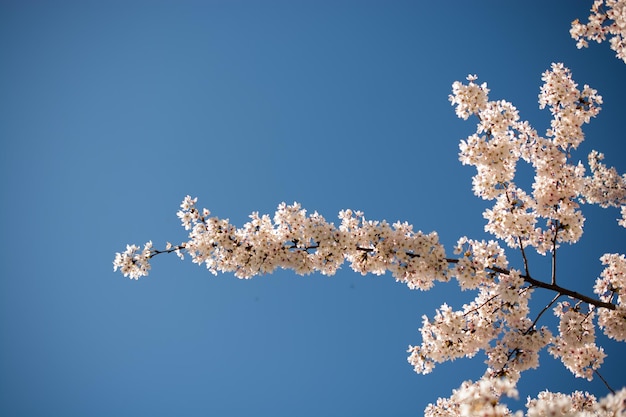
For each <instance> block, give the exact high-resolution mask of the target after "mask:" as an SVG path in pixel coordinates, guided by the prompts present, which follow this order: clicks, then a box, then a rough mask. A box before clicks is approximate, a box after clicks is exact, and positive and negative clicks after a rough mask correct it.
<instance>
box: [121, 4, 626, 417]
mask: <svg viewBox="0 0 626 417" xmlns="http://www.w3.org/2000/svg"><path fill="white" fill-rule="evenodd" d="M602 3H603V2H602V1H596V2H595V3H594V6H593V9H592V16H591V17H590V20H591V22H592V23H590V25H587V26H585V25H581V24H580V23H578V22H574V23H573V27H572V35H573V36H574V35H576V36H578V37H579V38H581V39H582V37H583V36H584V37H587V38H590V39H597V40H603V39H604V36H605V35H604V34H605V33H612V34H613V35H614V38H613V39H616V38H617V39H618V41H615V42H613V41H611V45H612V47H613V49H616V50H617V51H618V57H620V58H622V59H624V58H625V57H624V50H625V49H624V48H625V46H624V43H623V34H624V32H625V30H626V24H625V23H624V22H626V19H625V18H624V16H626V15H625V13H626V2H624V1H610V0H609V1H607V2H606V3H607V7H609V10H608V11H607V12H602V13H604V16H606V17H605V19H606V18H610V19H613V20H614V22H615V23H614V24H613V25H611V26H610V27H609V28H610V29H606V30H605V29H604V28H603V27H602V22H604V20H602V19H600V18H598V17H597V16H598V15H599V14H600V11H599V10H600V8H601V6H602ZM594 16H595V17H594ZM598 19H600V20H598ZM593 22H595V23H593ZM585 28H586V29H585ZM592 33H595V35H592ZM598 33H600V34H601V35H598ZM594 36H595V37H594ZM581 42H582V43H581ZM584 45H585V43H584V42H583V41H579V46H584ZM616 45H617V46H616ZM477 79H478V78H477V76H475V75H470V76H468V77H467V82H465V83H461V82H455V83H454V84H453V86H452V94H451V95H450V102H451V103H452V105H454V106H455V110H456V114H457V116H458V117H460V118H462V119H468V118H470V117H472V116H473V117H476V119H477V120H478V123H477V125H476V132H475V133H473V134H472V135H470V136H469V137H468V138H467V139H465V140H463V141H461V144H460V149H461V153H460V160H461V162H462V163H463V164H468V165H473V166H475V167H476V171H477V173H476V175H475V176H474V177H473V190H474V193H475V194H476V195H477V196H478V197H481V198H482V199H485V200H490V201H493V206H492V207H491V208H489V209H487V210H485V212H484V213H483V216H484V218H485V220H486V222H487V223H486V226H485V230H486V231H487V232H489V233H491V234H492V235H493V236H494V237H495V238H496V240H489V241H484V240H474V239H470V238H469V237H461V238H460V239H459V240H458V242H457V244H456V246H455V247H454V249H453V252H454V256H449V255H448V254H447V253H446V251H445V250H444V247H443V246H442V245H441V244H440V243H439V240H438V236H437V234H436V233H434V232H433V233H430V234H425V233H422V232H421V231H414V230H413V227H412V226H411V225H409V224H408V223H400V222H397V223H394V224H389V223H387V222H386V221H384V220H383V221H372V220H366V218H365V216H364V214H363V213H362V212H360V211H353V210H343V211H341V212H340V213H339V220H340V223H339V225H338V226H336V225H335V224H334V223H332V222H328V221H327V220H326V219H325V218H324V217H322V216H321V215H320V214H318V213H317V212H315V213H312V214H307V212H306V210H304V209H303V208H302V207H301V206H300V205H299V204H297V203H294V204H293V205H287V204H284V203H282V204H281V205H279V207H278V209H277V211H276V212H275V213H274V215H273V217H270V216H269V215H267V214H264V215H260V214H259V213H256V212H255V213H252V214H251V215H250V219H251V220H250V221H249V222H248V223H246V224H244V225H243V226H242V227H240V228H237V227H236V226H234V225H232V224H230V223H229V221H228V220H225V219H220V218H218V217H210V212H209V210H207V209H199V208H197V207H196V203H197V199H196V198H191V197H190V196H187V197H185V199H184V200H183V202H182V204H181V210H180V211H178V213H177V215H178V217H179V218H180V220H181V222H182V225H183V227H184V228H185V229H186V230H188V231H189V236H188V237H189V239H188V240H187V241H185V242H182V243H180V244H177V245H172V244H170V243H167V245H166V247H165V248H164V249H163V250H159V249H155V248H153V246H152V242H148V243H146V244H145V245H144V247H143V248H140V247H138V246H136V245H128V246H127V248H126V251H124V252H123V253H117V254H116V256H115V260H114V262H113V264H114V269H115V270H117V269H120V270H121V272H122V273H123V274H124V276H129V277H131V278H134V279H138V278H139V277H141V276H146V275H148V272H149V270H150V263H149V262H150V259H151V258H152V257H154V256H156V255H159V254H162V253H171V252H175V253H176V254H177V255H178V256H179V257H180V258H184V256H185V255H188V256H189V257H190V258H191V259H192V261H193V262H194V263H197V264H204V265H205V266H206V267H207V268H208V270H209V271H210V272H211V273H213V274H217V273H218V272H232V273H234V275H235V276H237V277H239V278H252V277H254V276H255V275H259V274H268V273H272V272H273V271H274V270H276V269H277V268H283V269H291V270H293V271H295V272H296V273H297V274H310V273H312V272H319V273H321V274H324V275H333V274H334V273H335V272H336V271H337V269H338V268H340V267H341V265H342V264H343V263H344V262H348V263H349V264H350V267H351V268H352V269H353V270H354V271H356V272H359V273H361V274H363V275H365V274H368V273H372V274H376V275H381V274H385V273H386V272H390V273H391V274H392V275H393V277H394V278H395V279H396V281H400V282H403V283H405V284H406V285H407V286H408V287H409V288H411V289H419V290H424V291H425V290H428V289H430V288H432V286H433V285H434V283H435V282H436V281H444V282H445V281H450V280H452V279H454V280H456V281H457V282H458V284H459V286H460V287H461V289H463V290H472V291H475V293H476V296H475V298H474V300H473V301H471V302H470V303H468V304H466V305H464V306H463V307H462V309H460V310H453V309H452V308H451V307H449V306H448V305H447V304H445V303H444V304H443V305H441V307H440V308H439V309H438V310H437V311H436V314H435V315H434V317H433V318H427V317H424V321H423V325H422V328H421V335H422V341H421V344H419V345H416V346H410V347H409V349H408V353H409V357H408V361H409V363H410V364H411V365H412V366H413V367H414V369H415V371H416V372H417V373H420V374H427V373H429V372H431V371H432V370H433V368H434V367H435V366H436V365H437V364H438V363H442V362H445V361H450V360H454V359H456V358H461V357H473V356H474V355H476V354H477V353H478V352H480V351H483V352H484V353H485V354H486V357H487V360H486V370H485V373H484V375H483V376H482V377H481V378H480V379H479V380H478V381H476V382H472V381H465V382H463V383H462V384H461V386H460V387H459V388H458V389H457V390H455V391H454V392H453V393H452V395H451V396H450V397H449V398H445V399H438V400H437V402H436V403H435V404H430V405H429V406H428V407H427V408H426V410H425V414H426V415H427V416H475V415H485V416H509V415H519V416H521V415H523V413H522V412H521V411H518V412H516V413H513V412H512V411H510V410H509V409H508V407H507V406H506V405H505V404H504V403H502V402H501V401H500V399H501V398H502V397H503V396H509V397H515V396H517V390H516V384H517V382H518V380H519V379H520V376H521V373H522V372H523V371H525V370H528V369H532V368H536V367H537V366H538V364H539V361H538V360H539V353H540V351H541V350H543V349H547V351H548V352H549V354H550V355H552V356H554V357H556V358H558V359H560V360H561V362H562V363H563V365H564V366H565V367H566V368H567V369H568V370H569V371H570V372H571V373H572V374H573V375H574V376H575V377H578V378H586V379H588V380H591V379H593V378H594V377H598V378H601V379H602V376H601V373H600V367H601V365H602V363H603V361H604V358H605V356H606V355H605V353H604V351H603V349H602V347H600V346H598V345H597V344H596V340H595V334H596V327H598V329H599V330H600V331H602V332H604V334H605V335H607V336H608V337H609V338H611V339H614V340H616V341H626V304H625V303H624V301H625V300H626V257H625V256H624V255H623V254H618V253H609V254H605V255H603V256H602V257H601V258H600V261H601V262H602V264H603V265H605V268H604V270H603V271H602V273H601V275H600V277H598V278H597V279H596V281H595V285H594V286H593V293H590V294H581V293H578V292H575V291H573V290H571V289H568V288H567V287H565V286H563V285H562V283H561V282H560V281H559V278H558V274H557V270H556V256H557V252H558V249H559V246H560V245H561V244H562V243H570V244H572V243H576V242H577V241H578V240H579V239H580V238H581V236H582V233H583V225H584V221H585V218H584V217H583V215H582V212H581V204H597V205H600V206H601V207H604V208H607V207H621V218H620V219H619V220H618V224H619V225H620V226H623V227H626V175H623V176H620V175H619V174H618V173H617V171H616V170H615V169H614V168H610V167H607V166H606V165H605V164H603V163H602V160H603V155H602V153H599V152H597V151H592V152H591V153H590V154H589V155H588V158H587V162H588V163H587V165H588V166H587V167H585V166H584V165H583V164H582V163H580V162H577V163H574V162H573V161H572V156H571V154H572V153H573V152H574V151H576V149H577V148H578V146H579V145H580V143H581V142H582V141H583V139H584V135H583V132H582V126H583V124H585V123H589V121H590V120H591V118H592V117H595V116H596V115H597V114H598V112H599V111H600V107H599V105H600V104H602V98H601V96H600V95H598V93H597V91H596V90H594V89H592V88H591V87H589V86H587V85H584V86H583V87H582V89H579V88H578V85H577V84H576V83H575V82H574V81H573V79H572V75H571V73H570V71H569V70H568V69H567V68H566V67H565V66H563V64H552V67H551V68H550V69H549V70H547V71H546V72H544V74H543V76H542V80H543V82H544V84H543V86H542V87H541V90H540V94H539V105H540V108H546V107H547V108H548V109H549V111H550V112H551V114H552V121H551V127H550V129H548V130H547V132H546V133H545V135H543V136H540V135H539V134H538V133H537V131H536V130H534V129H533V128H532V127H531V125H530V124H529V123H528V122H527V121H522V120H520V117H519V114H518V112H517V109H516V108H515V107H514V106H513V105H512V104H511V103H509V102H507V101H504V100H498V101H492V100H490V99H489V89H488V88H487V85H486V83H481V84H479V83H478V82H477ZM521 161H524V162H526V163H527V164H529V165H530V166H531V167H532V168H533V170H534V178H533V182H532V186H531V188H530V189H523V188H522V187H520V186H519V185H517V184H516V182H515V179H516V178H515V174H516V167H517V166H518V163H519V162H521ZM505 247H508V248H509V249H510V250H514V251H519V252H520V253H521V259H522V262H521V263H522V264H521V265H520V266H518V267H514V266H511V265H510V264H509V261H508V260H507V256H506V254H505ZM530 251H534V252H536V253H538V254H541V255H546V256H550V257H551V260H552V267H551V270H550V271H549V272H548V273H546V274H545V275H542V276H534V275H531V274H530V272H529V265H528V264H529V262H528V256H527V254H528V253H529V252H530ZM535 290H543V291H549V292H551V293H552V294H553V298H552V300H551V301H550V302H549V303H548V304H547V305H545V306H543V308H541V309H540V310H539V311H532V309H531V308H530V306H529V301H530V299H531V296H532V294H533V292H534V291H535ZM548 310H552V312H553V313H554V314H555V315H556V317H557V318H558V327H557V328H554V329H550V328H549V327H548V326H546V325H542V324H541V318H542V316H543V315H544V313H546V312H547V311H548ZM603 381H604V380H603ZM604 382H605V384H606V386H607V389H608V390H609V391H610V393H609V394H608V395H607V396H606V397H604V398H602V399H596V398H595V397H594V396H593V395H590V394H588V393H583V392H579V391H576V392H573V393H571V394H562V393H551V392H547V391H545V392H542V393H540V394H539V395H538V397H537V398H535V399H529V400H528V401H527V403H526V407H527V414H526V415H528V416H547V415H563V416H565V415H567V416H591V415H598V416H614V415H622V414H623V413H625V412H626V388H623V389H621V390H618V391H615V390H614V389H613V388H611V387H610V385H609V383H608V382H606V381H604Z"/></svg>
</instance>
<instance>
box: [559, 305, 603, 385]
mask: <svg viewBox="0 0 626 417" xmlns="http://www.w3.org/2000/svg"><path fill="white" fill-rule="evenodd" d="M554 314H555V315H556V316H557V317H558V318H559V335H558V337H556V338H555V340H553V341H552V346H550V348H549V349H548V351H549V352H550V354H551V355H552V356H554V357H555V358H559V359H561V362H563V364H564V365H565V367H566V368H567V369H569V370H570V372H572V373H573V374H574V375H576V376H577V377H579V378H586V379H587V380H589V381H591V380H592V379H593V372H594V371H595V370H596V369H598V368H600V365H601V364H602V362H603V361H604V358H605V357H606V354H605V353H604V350H603V349H602V348H601V347H598V346H597V345H596V340H595V324H594V322H593V319H594V315H595V314H594V311H593V310H590V311H588V312H586V313H584V312H582V311H581V309H580V307H579V306H573V307H572V306H571V305H570V303H569V302H567V301H565V302H561V303H558V304H557V306H556V307H555V308H554Z"/></svg>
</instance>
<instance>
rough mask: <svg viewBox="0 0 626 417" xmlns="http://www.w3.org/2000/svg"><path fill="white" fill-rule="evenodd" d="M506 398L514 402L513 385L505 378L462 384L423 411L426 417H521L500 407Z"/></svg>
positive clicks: (514, 390) (504, 407)
mask: <svg viewBox="0 0 626 417" xmlns="http://www.w3.org/2000/svg"><path fill="white" fill-rule="evenodd" d="M503 395H505V396H507V397H510V398H517V396H518V392H517V389H516V388H515V383H513V382H512V381H511V380H509V379H507V378H482V379H480V380H478V381H476V382H472V381H464V382H463V383H462V384H461V386H460V387H459V388H458V389H456V390H454V391H453V393H452V395H451V396H450V398H440V399H438V400H437V403H436V404H429V405H428V406H427V407H426V409H425V410H424V415H425V416H426V417H476V416H485V417H507V416H516V417H521V416H522V414H521V412H517V413H515V414H513V413H512V412H511V410H509V408H508V407H507V406H506V405H504V404H502V403H500V398H501V397H502V396H503Z"/></svg>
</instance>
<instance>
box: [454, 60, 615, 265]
mask: <svg viewBox="0 0 626 417" xmlns="http://www.w3.org/2000/svg"><path fill="white" fill-rule="evenodd" d="M467 79H468V81H469V83H468V84H467V85H464V84H462V83H459V82H456V83H454V85H453V92H452V95H450V102H451V103H452V105H454V106H456V113H457V115H458V116H459V117H461V118H463V119H465V118H467V117H468V116H469V114H474V115H475V116H477V118H478V121H479V122H478V125H477V128H476V133H474V134H472V135H470V136H469V137H468V138H467V139H466V140H463V141H461V145H460V149H461V153H460V160H461V162H462V163H463V164H468V165H473V166H475V167H476V171H477V173H476V175H475V176H474V177H473V189H474V193H475V194H476V195H477V196H479V197H482V198H484V199H487V200H494V199H495V205H494V207H493V208H492V209H487V210H486V211H485V213H484V217H485V218H486V219H487V220H488V223H487V226H486V231H488V232H490V233H492V234H494V235H495V236H496V237H498V238H499V239H502V240H504V241H505V242H506V243H507V245H508V246H509V247H513V248H515V247H522V248H524V247H527V246H531V247H534V248H535V249H536V250H537V251H538V252H539V253H542V254H544V253H546V252H547V251H550V250H554V249H555V248H556V243H557V242H569V243H574V242H576V241H578V239H580V236H581V235H582V231H583V224H584V220H585V219H584V217H583V216H582V213H581V211H580V207H579V204H578V201H579V200H580V199H582V198H583V197H587V194H589V193H591V192H597V191H596V189H597V188H596V186H597V185H598V183H600V182H603V183H608V182H610V184H607V186H606V187H605V188H609V187H612V191H613V194H612V195H611V196H610V197H609V198H612V200H611V201H615V199H616V198H617V197H618V196H619V192H622V193H623V192H626V186H625V183H626V181H622V182H619V181H617V180H616V179H615V175H617V174H616V173H615V174H613V172H612V171H610V170H609V169H607V168H606V167H604V166H602V167H600V166H599V165H597V164H596V166H595V168H596V169H595V171H594V173H595V172H599V173H601V174H605V173H606V172H608V173H609V174H605V175H604V176H603V177H602V178H600V175H596V176H594V178H595V177H598V178H600V179H598V180H589V179H586V177H585V168H584V166H583V165H582V164H581V163H577V164H573V163H570V162H569V156H570V151H571V150H573V149H576V148H577V147H578V145H579V144H580V143H581V142H582V141H583V139H584V135H583V133H582V128H581V127H582V125H583V124H584V123H588V122H589V121H590V120H591V118H592V117H594V116H596V115H597V114H598V112H599V111H600V107H599V106H598V105H599V104H601V103H602V97H600V96H599V95H598V93H597V91H595V90H593V89H592V88H590V87H589V86H587V85H585V86H584V87H583V89H582V91H581V90H579V89H578V88H577V87H578V85H577V84H576V83H575V82H574V81H573V80H572V76H571V73H570V71H569V70H568V69H567V68H565V67H564V66H563V64H552V68H551V69H550V70H548V71H546V72H544V74H543V76H542V80H543V81H544V84H543V86H542V87H541V93H540V94H539V104H540V107H541V108H544V107H546V106H547V107H549V109H550V111H551V113H552V115H553V119H552V122H551V128H550V129H549V130H548V131H547V132H546V138H544V137H540V136H539V135H538V134H537V132H536V131H535V130H534V129H532V127H531V126H530V124H529V123H528V122H526V121H521V120H520V118H519V115H518V112H517V109H516V108H515V107H514V106H513V105H512V104H510V103H508V102H506V101H503V100H499V101H489V97H488V93H489V89H488V88H487V85H486V84H485V83H482V84H481V85H478V84H477V83H476V79H477V77H476V76H475V75H472V76H468V77H467ZM520 159H522V160H524V161H526V162H527V163H529V164H531V166H532V167H533V168H534V169H535V179H534V183H533V192H532V194H528V193H527V192H525V191H524V190H522V189H520V188H519V187H517V186H516V185H515V183H514V177H515V172H516V168H517V163H518V162H519V160H520ZM617 177H618V178H620V179H621V177H619V176H618V175H617ZM603 180H604V181H603ZM585 184H586V185H587V187H584V185H585ZM592 190H593V191H592ZM605 194H606V193H605ZM594 197H595V196H592V195H590V196H589V197H588V198H587V201H589V202H595V200H594ZM595 198H596V199H597V198H598V197H595ZM605 200H606V199H605ZM618 200H619V199H618ZM619 202H620V203H621V202H623V196H622V197H621V200H619ZM540 218H543V219H546V223H545V226H544V227H543V228H542V227H538V225H537V223H538V220H539V219H540Z"/></svg>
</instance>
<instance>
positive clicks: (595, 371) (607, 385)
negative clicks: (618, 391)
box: [593, 369, 615, 395]
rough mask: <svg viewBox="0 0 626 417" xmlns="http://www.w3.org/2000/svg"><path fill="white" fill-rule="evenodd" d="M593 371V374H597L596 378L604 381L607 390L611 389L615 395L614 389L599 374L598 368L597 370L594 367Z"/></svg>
mask: <svg viewBox="0 0 626 417" xmlns="http://www.w3.org/2000/svg"><path fill="white" fill-rule="evenodd" d="M593 373H594V374H596V375H598V378H600V380H601V381H602V382H604V385H606V387H607V388H608V389H609V391H611V393H612V394H613V395H615V390H614V389H613V388H611V386H610V385H609V383H608V382H606V379H604V377H603V376H602V375H601V374H600V372H598V370H597V369H594V370H593Z"/></svg>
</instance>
